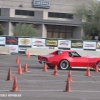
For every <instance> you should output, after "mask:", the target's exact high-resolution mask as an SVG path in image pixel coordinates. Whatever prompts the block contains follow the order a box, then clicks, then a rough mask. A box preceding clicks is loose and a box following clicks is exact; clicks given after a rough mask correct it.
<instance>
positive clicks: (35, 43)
mask: <svg viewBox="0 0 100 100" xmlns="http://www.w3.org/2000/svg"><path fill="white" fill-rule="evenodd" d="M43 47H45V39H35V38H33V39H32V48H43Z"/></svg>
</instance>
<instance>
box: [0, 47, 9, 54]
mask: <svg viewBox="0 0 100 100" xmlns="http://www.w3.org/2000/svg"><path fill="white" fill-rule="evenodd" d="M0 54H10V48H9V47H5V46H0Z"/></svg>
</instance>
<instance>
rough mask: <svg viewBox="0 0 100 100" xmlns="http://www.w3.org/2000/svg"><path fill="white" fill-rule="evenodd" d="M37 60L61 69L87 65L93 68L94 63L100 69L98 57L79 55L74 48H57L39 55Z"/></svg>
mask: <svg viewBox="0 0 100 100" xmlns="http://www.w3.org/2000/svg"><path fill="white" fill-rule="evenodd" d="M38 61H39V63H41V64H43V63H44V62H45V63H46V64H47V65H48V67H50V68H53V67H54V66H55V65H57V66H58V68H59V69H62V70H65V69H69V68H73V67H74V68H75V67H76V68H77V67H80V68H82V67H88V66H90V67H91V68H95V67H96V65H98V68H99V70H100V58H98V57H90V56H81V55H79V54H78V53H77V52H76V51H74V50H57V51H55V52H52V53H50V54H47V55H39V56H38Z"/></svg>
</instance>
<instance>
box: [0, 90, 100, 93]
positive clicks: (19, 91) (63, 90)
mask: <svg viewBox="0 0 100 100" xmlns="http://www.w3.org/2000/svg"><path fill="white" fill-rule="evenodd" d="M8 91H11V90H0V92H8ZM32 91H33V92H43V91H44V92H66V91H65V90H43V89H41V90H18V92H32ZM70 92H86V93H87V92H92V93H93V92H94V93H99V92H100V91H90V90H71V91H70Z"/></svg>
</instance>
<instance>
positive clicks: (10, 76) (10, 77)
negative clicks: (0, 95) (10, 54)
mask: <svg viewBox="0 0 100 100" xmlns="http://www.w3.org/2000/svg"><path fill="white" fill-rule="evenodd" d="M11 80H12V73H11V69H10V68H9V70H8V76H7V81H11Z"/></svg>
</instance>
